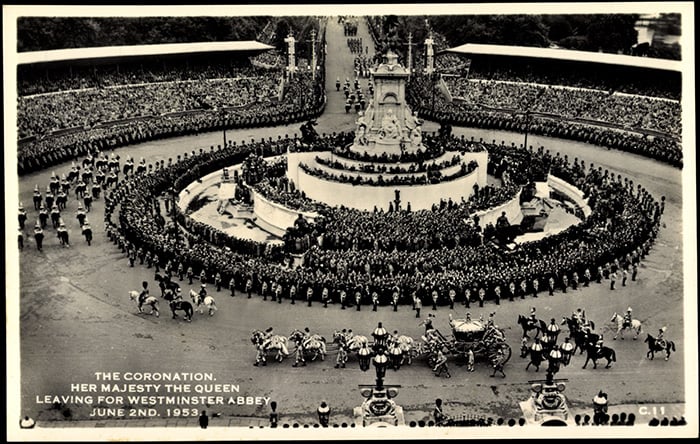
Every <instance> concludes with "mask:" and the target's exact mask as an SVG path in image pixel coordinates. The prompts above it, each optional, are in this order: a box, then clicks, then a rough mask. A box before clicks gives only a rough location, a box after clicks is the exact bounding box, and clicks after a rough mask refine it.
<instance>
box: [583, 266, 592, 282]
mask: <svg viewBox="0 0 700 444" xmlns="http://www.w3.org/2000/svg"><path fill="white" fill-rule="evenodd" d="M590 283H591V269H590V268H586V271H584V272H583V286H584V287H588V286H589V285H590Z"/></svg>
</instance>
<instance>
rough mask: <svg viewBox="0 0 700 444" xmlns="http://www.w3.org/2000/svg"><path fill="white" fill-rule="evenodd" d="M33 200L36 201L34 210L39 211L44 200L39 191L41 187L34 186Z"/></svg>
mask: <svg viewBox="0 0 700 444" xmlns="http://www.w3.org/2000/svg"><path fill="white" fill-rule="evenodd" d="M32 200H33V201H34V209H35V210H39V207H41V201H42V200H43V197H42V196H41V191H39V185H38V184H37V185H35V186H34V195H33V196H32Z"/></svg>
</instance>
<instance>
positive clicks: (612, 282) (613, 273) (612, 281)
mask: <svg viewBox="0 0 700 444" xmlns="http://www.w3.org/2000/svg"><path fill="white" fill-rule="evenodd" d="M615 281H617V272H616V271H611V272H610V289H611V290H614V289H615Z"/></svg>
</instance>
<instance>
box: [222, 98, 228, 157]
mask: <svg viewBox="0 0 700 444" xmlns="http://www.w3.org/2000/svg"><path fill="white" fill-rule="evenodd" d="M227 117H228V113H227V112H226V109H225V108H222V109H221V118H222V119H223V128H224V149H226V144H227V142H226V118H227Z"/></svg>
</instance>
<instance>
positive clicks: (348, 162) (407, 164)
mask: <svg viewBox="0 0 700 444" xmlns="http://www.w3.org/2000/svg"><path fill="white" fill-rule="evenodd" d="M324 154H325V155H326V156H327V157H328V158H331V159H332V160H336V161H338V162H343V163H344V164H346V165H348V166H354V167H355V168H357V169H361V168H363V167H366V166H375V167H376V166H385V167H387V168H391V167H401V168H410V167H411V165H418V163H419V162H415V161H411V162H370V161H364V160H355V159H352V158H349V157H346V156H343V155H342V154H337V153H324ZM455 154H457V153H456V152H454V151H448V152H445V153H442V154H441V155H439V156H437V157H434V158H431V159H427V160H425V161H423V162H422V163H423V164H432V163H442V162H445V161H448V160H450V159H452V157H453V156H454V155H455ZM324 157H325V156H324Z"/></svg>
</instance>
